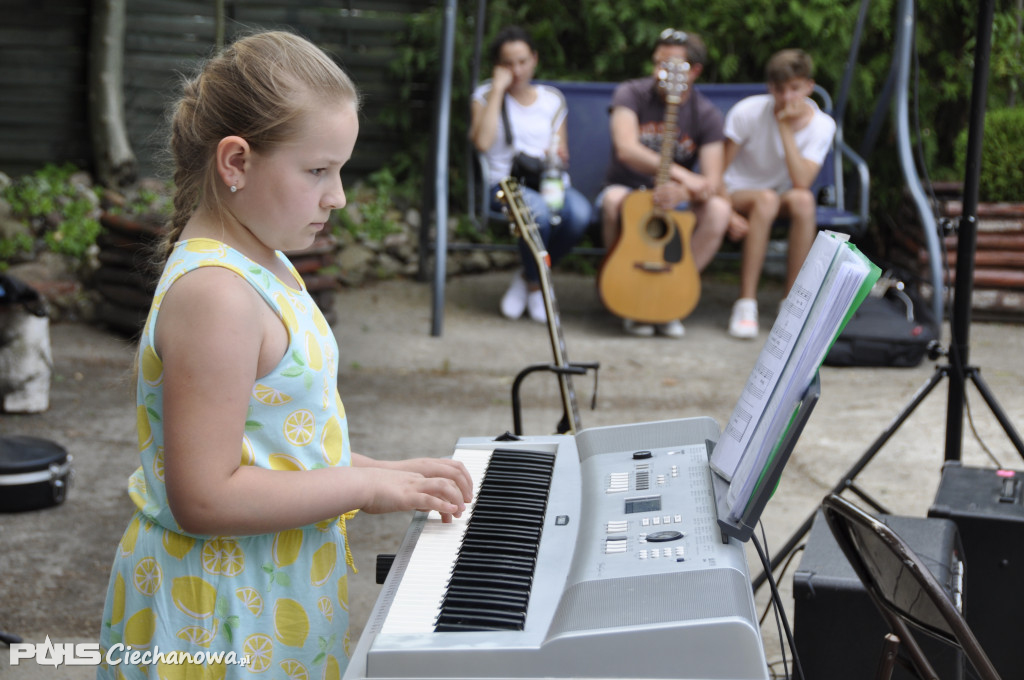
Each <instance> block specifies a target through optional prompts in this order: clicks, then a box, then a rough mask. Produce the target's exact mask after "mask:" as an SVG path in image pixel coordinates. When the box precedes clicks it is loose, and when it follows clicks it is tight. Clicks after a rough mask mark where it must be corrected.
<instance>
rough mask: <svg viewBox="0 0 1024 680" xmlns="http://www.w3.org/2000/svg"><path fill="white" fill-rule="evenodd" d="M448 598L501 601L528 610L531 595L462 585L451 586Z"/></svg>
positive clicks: (447, 594)
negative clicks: (527, 605)
mask: <svg viewBox="0 0 1024 680" xmlns="http://www.w3.org/2000/svg"><path fill="white" fill-rule="evenodd" d="M446 597H450V598H452V599H457V600H462V601H465V600H471V601H475V600H485V599H486V600H491V601H495V602H497V601H500V602H503V603H505V604H507V605H508V606H513V607H514V606H520V607H522V608H523V609H525V608H526V603H527V602H528V601H529V599H530V598H529V593H523V592H513V591H511V590H502V591H496V590H494V589H493V588H485V587H482V586H476V585H468V584H465V583H462V584H449V586H448V592H447V593H446Z"/></svg>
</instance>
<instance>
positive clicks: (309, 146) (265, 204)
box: [235, 103, 359, 250]
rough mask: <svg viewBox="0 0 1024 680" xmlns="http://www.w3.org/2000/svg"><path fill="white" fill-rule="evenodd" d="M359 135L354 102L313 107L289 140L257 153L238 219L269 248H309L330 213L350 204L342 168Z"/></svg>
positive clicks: (239, 202) (241, 197)
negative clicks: (342, 176) (269, 149)
mask: <svg viewBox="0 0 1024 680" xmlns="http://www.w3.org/2000/svg"><path fill="white" fill-rule="evenodd" d="M358 134H359V117H358V114H357V113H356V110H355V107H354V106H352V104H351V103H343V104H340V105H337V106H324V105H318V106H315V107H311V108H310V112H309V113H307V114H306V115H304V116H303V119H302V122H301V123H300V129H299V131H298V134H297V135H296V136H295V137H294V138H293V139H292V140H291V141H290V142H286V143H283V144H280V145H278V146H276V147H275V148H274V149H273V150H271V151H269V152H267V153H259V152H253V153H252V155H251V156H250V161H249V163H248V165H247V169H246V173H245V185H244V187H242V188H241V191H240V192H239V194H238V197H237V199H238V200H236V201H235V215H236V217H238V219H239V220H240V221H241V222H242V224H243V225H244V226H245V227H246V228H247V229H248V230H249V231H250V232H252V234H253V235H254V236H255V237H256V238H258V239H259V240H260V241H261V242H262V243H263V244H264V245H266V246H267V247H268V248H271V249H273V250H304V249H306V248H308V247H310V246H311V245H312V244H313V239H314V238H315V237H316V234H317V233H318V232H319V231H320V230H321V229H323V228H324V226H325V223H326V222H327V219H328V217H329V216H330V214H331V210H335V209H338V208H343V207H344V206H345V203H346V199H345V189H344V187H342V184H341V168H342V166H344V165H345V163H347V162H348V160H349V158H351V156H352V149H353V148H354V147H355V143H356V136H357V135H358ZM242 192H244V195H243V193H242Z"/></svg>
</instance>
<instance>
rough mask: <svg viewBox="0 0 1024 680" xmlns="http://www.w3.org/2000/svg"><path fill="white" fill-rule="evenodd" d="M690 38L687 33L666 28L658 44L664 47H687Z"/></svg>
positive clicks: (659, 37)
mask: <svg viewBox="0 0 1024 680" xmlns="http://www.w3.org/2000/svg"><path fill="white" fill-rule="evenodd" d="M688 37H689V36H687V35H686V31H677V30H676V29H674V28H666V29H665V30H664V31H662V32H661V34H660V35H659V36H658V42H659V43H661V44H662V45H685V44H686V40H687V38H688Z"/></svg>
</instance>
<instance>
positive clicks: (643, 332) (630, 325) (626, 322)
mask: <svg viewBox="0 0 1024 680" xmlns="http://www.w3.org/2000/svg"><path fill="white" fill-rule="evenodd" d="M622 330H624V331H626V332H627V333H629V334H630V335H636V336H639V337H641V338H649V337H651V336H652V335H654V326H652V325H651V324H649V323H637V322H636V321H633V320H632V319H623V320H622Z"/></svg>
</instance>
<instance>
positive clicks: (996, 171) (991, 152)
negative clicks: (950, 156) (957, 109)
mask: <svg viewBox="0 0 1024 680" xmlns="http://www.w3.org/2000/svg"><path fill="white" fill-rule="evenodd" d="M967 135H968V131H967V130H964V131H963V132H962V133H960V135H959V136H958V137H957V140H956V159H957V167H958V168H964V167H965V163H966V157H967ZM981 156H982V163H981V167H980V169H979V172H978V198H979V199H980V200H982V201H990V202H999V201H1024V108H1015V109H1000V110H997V111H990V112H989V113H988V114H987V115H986V116H985V131H984V133H983V134H982V140H981Z"/></svg>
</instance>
